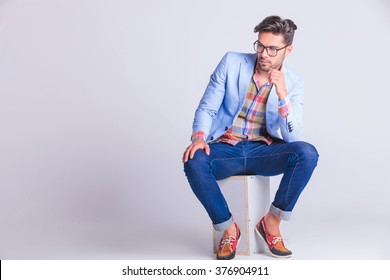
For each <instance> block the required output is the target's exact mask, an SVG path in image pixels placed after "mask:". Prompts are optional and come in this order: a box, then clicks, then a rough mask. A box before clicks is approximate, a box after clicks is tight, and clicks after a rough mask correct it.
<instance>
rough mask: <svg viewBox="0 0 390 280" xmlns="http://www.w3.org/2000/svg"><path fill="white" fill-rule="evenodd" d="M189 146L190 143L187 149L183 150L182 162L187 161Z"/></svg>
mask: <svg viewBox="0 0 390 280" xmlns="http://www.w3.org/2000/svg"><path fill="white" fill-rule="evenodd" d="M191 146H192V145H190V146H188V147H187V149H186V150H185V152H184V154H183V163H185V162H187V161H188V155H189V153H190V150H191Z"/></svg>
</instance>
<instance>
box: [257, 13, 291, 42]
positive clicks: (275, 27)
mask: <svg viewBox="0 0 390 280" xmlns="http://www.w3.org/2000/svg"><path fill="white" fill-rule="evenodd" d="M295 30H297V26H296V25H295V23H294V22H293V21H292V20H291V19H282V18H281V17H279V16H269V17H266V18H265V19H263V21H262V22H260V23H259V24H258V25H257V26H256V27H255V30H254V32H255V33H257V32H259V33H262V32H271V33H272V34H282V35H283V38H284V41H285V42H286V44H287V45H291V44H292V42H293V39H294V33H295Z"/></svg>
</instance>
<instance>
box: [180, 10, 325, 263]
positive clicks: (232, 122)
mask: <svg viewBox="0 0 390 280" xmlns="http://www.w3.org/2000/svg"><path fill="white" fill-rule="evenodd" d="M296 29H297V27H296V25H295V24H294V22H293V21H291V20H289V19H282V18H280V17H278V16H269V17H267V18H265V19H264V20H263V21H262V22H261V23H260V24H259V25H257V26H256V27H255V29H254V32H255V33H257V32H258V39H257V41H256V42H255V43H254V49H255V51H256V53H255V54H243V53H233V52H230V53H227V54H225V56H224V57H223V58H222V60H221V62H220V63H219V64H218V66H217V68H216V69H215V71H214V73H213V74H212V75H211V77H210V82H209V84H208V86H207V88H206V91H205V93H204V95H203V97H202V99H201V101H200V104H199V106H198V108H197V110H196V112H195V119H194V122H193V134H192V137H191V140H192V143H191V145H189V146H188V147H187V149H186V150H185V152H184V155H183V163H184V171H185V173H186V176H187V178H188V181H189V183H190V186H191V188H192V190H193V192H194V193H195V195H196V196H197V198H198V199H199V201H200V202H201V203H202V204H203V206H204V207H205V209H206V211H207V213H208V214H209V216H210V218H211V220H212V223H213V226H214V228H215V230H217V231H223V232H224V233H223V237H222V239H221V242H220V246H219V248H218V253H217V259H225V260H226V259H233V258H234V257H235V253H236V248H237V244H238V242H239V240H240V235H241V234H240V230H239V227H238V225H237V224H236V223H235V222H234V221H233V218H232V214H231V213H230V211H229V208H228V205H227V203H226V200H225V199H224V197H223V194H222V193H221V190H220V188H219V186H218V184H217V180H221V179H224V178H227V177H230V176H233V175H262V176H273V175H278V174H284V175H283V177H282V179H281V182H280V185H279V188H278V190H277V192H276V194H275V198H274V200H273V202H272V204H271V206H270V209H269V211H268V213H267V214H266V215H265V216H264V217H263V218H262V219H261V220H260V221H259V223H258V224H257V225H256V228H255V230H256V232H257V234H258V235H259V236H260V237H262V239H263V240H264V241H265V242H266V244H267V245H268V248H269V250H270V253H271V254H272V255H273V256H275V257H290V256H291V254H292V253H291V251H290V250H288V249H287V248H286V247H285V246H284V243H283V238H282V236H281V233H280V230H279V226H280V222H281V220H289V218H290V216H291V212H292V210H293V208H294V205H295V203H296V202H297V200H298V197H299V195H300V194H301V192H302V191H303V189H304V187H305V186H306V184H307V183H308V181H309V179H310V177H311V175H312V173H313V171H314V168H315V167H316V165H317V160H318V153H317V151H316V149H315V148H314V147H313V146H312V145H311V144H309V143H306V142H301V141H298V140H299V137H300V135H301V132H302V120H303V116H302V107H303V79H302V78H301V77H299V76H298V75H297V74H295V73H294V72H293V71H291V70H290V69H288V68H287V67H285V66H284V65H283V61H284V59H285V57H286V56H287V55H289V54H290V53H291V51H292V42H293V37H294V33H295V30H296Z"/></svg>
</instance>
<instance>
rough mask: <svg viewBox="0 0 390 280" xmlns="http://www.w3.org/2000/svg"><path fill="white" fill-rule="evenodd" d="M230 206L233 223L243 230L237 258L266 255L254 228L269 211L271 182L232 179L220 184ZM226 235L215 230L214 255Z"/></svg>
mask: <svg viewBox="0 0 390 280" xmlns="http://www.w3.org/2000/svg"><path fill="white" fill-rule="evenodd" d="M218 185H219V187H220V188H221V191H222V193H223V195H224V197H225V199H226V201H227V203H228V205H229V209H230V212H231V213H232V215H233V220H234V221H235V222H236V223H237V225H238V226H239V227H240V231H241V241H240V244H239V245H238V247H237V252H236V254H237V255H246V256H250V255H252V254H258V253H261V252H264V251H265V246H264V244H263V242H262V240H261V239H260V237H258V236H257V234H256V233H255V226H256V224H257V223H258V222H259V221H260V219H261V218H262V217H263V216H264V215H265V214H266V213H267V212H268V210H269V207H270V178H269V177H264V176H255V175H251V176H232V177H229V178H227V179H224V180H220V181H218ZM222 234H223V232H217V231H215V230H214V229H213V248H214V254H216V253H217V251H218V246H219V241H220V239H221V237H222Z"/></svg>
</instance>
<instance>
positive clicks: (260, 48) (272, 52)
mask: <svg viewBox="0 0 390 280" xmlns="http://www.w3.org/2000/svg"><path fill="white" fill-rule="evenodd" d="M288 46H289V45H286V46H284V47H282V48H275V47H265V46H263V45H262V44H261V43H260V42H259V41H256V42H254V43H253V48H254V49H255V51H256V52H257V53H262V52H263V51H264V49H266V50H267V54H268V55H269V56H272V57H274V56H277V55H278V51H280V50H283V49H284V48H287V47H288Z"/></svg>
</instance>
